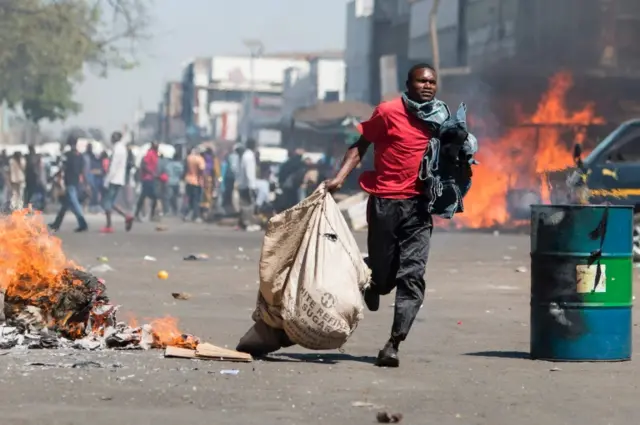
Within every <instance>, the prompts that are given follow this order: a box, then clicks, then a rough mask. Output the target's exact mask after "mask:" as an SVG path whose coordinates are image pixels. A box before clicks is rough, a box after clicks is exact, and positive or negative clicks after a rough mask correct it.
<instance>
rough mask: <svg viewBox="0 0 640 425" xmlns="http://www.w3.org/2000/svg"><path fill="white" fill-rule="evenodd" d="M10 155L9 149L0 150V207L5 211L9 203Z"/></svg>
mask: <svg viewBox="0 0 640 425" xmlns="http://www.w3.org/2000/svg"><path fill="white" fill-rule="evenodd" d="M9 193H10V190H9V157H8V156H7V151H6V150H3V151H2V152H0V208H2V210H3V211H4V209H5V208H6V206H7V204H8V203H9Z"/></svg>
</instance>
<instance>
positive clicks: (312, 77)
mask: <svg viewBox="0 0 640 425" xmlns="http://www.w3.org/2000/svg"><path fill="white" fill-rule="evenodd" d="M345 91H346V64H345V61H344V60H343V59H325V58H313V59H311V60H310V61H309V66H308V70H305V69H300V68H288V69H287V70H285V74H284V88H283V93H282V100H283V105H282V121H283V123H284V124H285V125H288V124H289V123H290V121H291V119H292V118H293V115H294V113H295V112H296V111H297V110H298V109H302V108H308V107H310V106H313V105H315V104H317V103H319V102H342V101H344V100H345V96H346V92H345Z"/></svg>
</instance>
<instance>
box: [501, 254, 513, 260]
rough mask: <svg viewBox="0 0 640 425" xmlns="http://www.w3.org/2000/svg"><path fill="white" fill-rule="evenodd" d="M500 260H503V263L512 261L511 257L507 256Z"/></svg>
mask: <svg viewBox="0 0 640 425" xmlns="http://www.w3.org/2000/svg"><path fill="white" fill-rule="evenodd" d="M502 259H503V260H504V261H511V260H513V258H512V257H509V256H508V255H505V256H504V257H502Z"/></svg>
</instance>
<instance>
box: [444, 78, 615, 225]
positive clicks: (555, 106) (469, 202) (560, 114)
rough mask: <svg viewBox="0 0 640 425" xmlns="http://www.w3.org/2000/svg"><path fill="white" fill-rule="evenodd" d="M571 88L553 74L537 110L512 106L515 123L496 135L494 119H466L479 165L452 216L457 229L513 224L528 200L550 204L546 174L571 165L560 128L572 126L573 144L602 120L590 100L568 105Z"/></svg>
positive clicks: (570, 85)
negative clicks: (461, 208) (461, 207)
mask: <svg viewBox="0 0 640 425" xmlns="http://www.w3.org/2000/svg"><path fill="white" fill-rule="evenodd" d="M572 86H573V79H572V76H571V74H569V73H567V72H559V73H557V74H556V75H554V76H553V77H552V78H551V79H550V80H549V87H548V89H547V92H546V93H544V94H543V95H542V96H541V98H540V100H539V102H538V105H537V108H536V109H535V111H534V112H533V113H531V114H525V113H517V112H518V111H519V110H520V108H517V107H514V108H513V109H514V111H516V114H517V117H516V119H517V122H518V125H516V126H514V127H512V128H509V129H507V130H506V131H499V133H500V134H498V135H496V134H492V130H491V128H499V126H497V125H495V124H494V123H490V122H483V121H482V120H478V119H474V120H470V121H473V122H471V123H470V126H471V127H472V128H474V131H475V132H476V133H480V134H483V135H484V136H483V137H482V138H481V142H480V143H481V145H482V149H480V151H479V152H478V155H477V159H478V161H479V163H480V165H478V166H477V167H475V168H474V176H473V185H472V186H471V190H470V191H469V193H468V194H467V196H466V197H465V212H464V214H460V215H459V216H456V223H457V226H458V227H465V228H493V227H496V226H504V225H507V226H509V225H513V224H517V223H514V221H518V220H522V219H525V218H526V219H527V220H528V217H529V210H528V208H529V205H530V204H532V203H550V202H551V193H550V182H549V179H548V173H549V172H553V171H558V170H562V169H566V168H567V167H571V166H572V165H573V153H572V146H570V145H569V144H568V143H567V140H564V137H563V132H564V131H566V130H567V129H572V131H574V132H575V134H574V135H573V140H571V142H578V143H582V142H584V140H585V138H586V128H587V127H588V126H591V125H601V124H603V123H604V119H603V118H602V117H600V116H598V115H597V113H596V110H595V104H594V103H593V102H589V103H585V104H583V105H581V106H580V107H579V108H578V109H575V110H571V109H570V108H569V102H568V101H567V97H568V93H569V91H570V89H571V88H572ZM514 106H518V105H514ZM471 118H478V117H471ZM483 127H484V131H483ZM485 133H486V134H485ZM510 204H513V205H512V207H516V208H515V210H516V211H510V209H514V208H510ZM517 210H524V211H525V213H526V214H525V215H526V217H523V216H522V214H521V213H520V214H514V212H516V213H517V212H518V211H517Z"/></svg>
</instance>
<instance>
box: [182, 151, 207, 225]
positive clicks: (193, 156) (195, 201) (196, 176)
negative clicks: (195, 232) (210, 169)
mask: <svg viewBox="0 0 640 425" xmlns="http://www.w3.org/2000/svg"><path fill="white" fill-rule="evenodd" d="M205 168H206V164H205V162H204V158H203V157H202V156H201V155H200V154H198V152H197V150H196V148H191V151H190V152H189V156H187V161H186V165H185V175H184V182H185V184H186V189H185V191H186V193H187V205H186V208H185V209H184V211H183V213H182V217H183V219H184V220H185V221H186V220H187V217H188V216H189V214H190V213H191V220H192V221H200V199H201V198H202V186H203V183H204V172H205Z"/></svg>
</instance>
